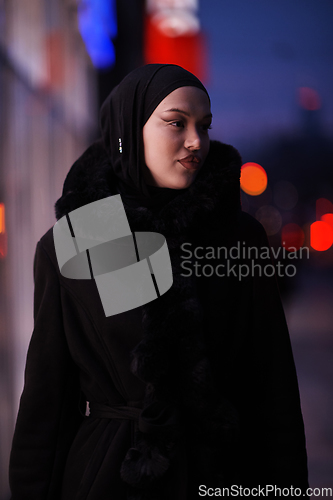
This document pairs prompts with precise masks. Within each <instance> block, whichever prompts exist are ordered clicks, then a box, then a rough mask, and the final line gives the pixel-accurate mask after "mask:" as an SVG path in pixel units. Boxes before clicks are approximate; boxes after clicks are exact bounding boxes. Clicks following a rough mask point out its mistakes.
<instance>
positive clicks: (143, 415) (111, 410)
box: [86, 401, 180, 434]
mask: <svg viewBox="0 0 333 500" xmlns="http://www.w3.org/2000/svg"><path fill="white" fill-rule="evenodd" d="M87 403H88V402H87ZM87 408H89V410H90V411H89V413H88V412H86V415H87V416H88V415H89V418H111V419H112V418H117V419H124V420H137V421H138V426H139V430H140V431H141V432H144V433H146V434H155V433H156V434H158V433H160V432H173V431H174V430H176V428H179V423H180V422H179V412H178V410H177V409H176V408H175V407H174V406H172V405H168V404H165V403H163V402H161V401H155V402H153V403H151V404H149V405H148V406H146V407H145V408H143V409H142V408H137V407H136V406H130V404H128V405H127V406H121V405H115V406H108V405H105V404H101V403H95V402H91V403H89V406H87Z"/></svg>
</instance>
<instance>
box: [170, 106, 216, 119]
mask: <svg viewBox="0 0 333 500" xmlns="http://www.w3.org/2000/svg"><path fill="white" fill-rule="evenodd" d="M169 111H176V112H178V113H182V114H183V115H186V116H190V114H189V113H187V112H186V111H184V110H182V109H178V108H171V109H166V110H165V111H163V113H168V112H169ZM212 117H213V115H212V113H208V115H206V116H204V117H203V119H205V118H212Z"/></svg>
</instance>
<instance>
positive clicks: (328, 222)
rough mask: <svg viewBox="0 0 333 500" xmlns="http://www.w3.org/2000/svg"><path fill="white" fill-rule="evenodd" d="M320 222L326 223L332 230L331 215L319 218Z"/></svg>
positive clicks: (332, 218) (332, 221)
mask: <svg viewBox="0 0 333 500" xmlns="http://www.w3.org/2000/svg"><path fill="white" fill-rule="evenodd" d="M320 220H322V221H324V222H326V223H327V224H329V225H330V226H331V228H332V229H333V214H324V215H322V216H321V218H320Z"/></svg>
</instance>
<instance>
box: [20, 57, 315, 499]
mask: <svg viewBox="0 0 333 500" xmlns="http://www.w3.org/2000/svg"><path fill="white" fill-rule="evenodd" d="M211 118H212V115H211V110H210V100H209V96H208V94H207V91H206V89H205V88H204V86H203V85H202V83H201V82H200V81H199V80H198V79H197V78H196V77H195V76H194V75H192V74H191V73H189V72H187V71H185V70H184V69H182V68H180V67H179V66H174V65H159V64H154V65H148V66H144V67H142V68H139V69H137V70H135V71H133V72H132V73H130V74H129V75H128V76H127V77H126V78H125V79H124V80H123V81H122V82H121V83H120V85H118V87H116V88H115V89H114V90H113V91H112V92H111V94H110V95H109V97H108V98H107V100H106V101H105V103H104V104H103V107H102V110H101V132H102V138H101V140H100V141H97V142H96V143H94V144H93V145H92V146H91V147H90V148H89V149H88V150H87V151H86V152H85V153H84V154H83V155H82V156H81V157H80V158H79V159H78V160H77V162H76V163H75V164H74V165H73V167H72V169H71V170H70V172H69V174H68V176H67V178H66V181H65V184H64V190H63V195H62V197H61V198H60V199H59V200H58V202H57V203H56V215H57V218H58V219H60V218H61V217H64V216H66V214H69V213H70V212H72V211H73V210H75V209H77V208H79V207H82V206H85V205H87V204H89V203H92V202H94V201H96V200H100V199H103V198H106V197H109V196H113V195H117V194H120V195H121V199H122V202H123V204H124V206H125V209H126V215H127V218H128V221H129V224H130V227H131V231H132V232H134V231H139V232H140V231H150V232H151V231H152V232H158V233H161V234H162V235H163V236H164V237H165V238H166V241H167V244H168V248H169V252H170V258H171V263H172V274H173V285H172V287H171V288H170V290H169V291H167V292H166V293H165V294H164V295H161V296H160V297H159V298H158V299H156V300H153V301H151V302H149V303H147V304H145V305H144V306H140V307H136V308H134V309H131V310H129V311H126V312H123V313H119V314H115V315H112V316H109V317H106V316H105V314H104V311H103V308H102V305H101V300H100V297H99V295H98V291H97V288H96V285H95V282H94V280H89V279H86V280H75V279H69V278H65V277H63V276H62V275H61V274H60V272H59V268H58V263H57V258H56V255H55V250H54V242H53V233H52V230H50V231H48V232H47V233H46V234H45V235H44V236H43V238H42V239H41V240H40V242H39V243H38V245H37V250H36V257H35V264H34V273H35V329H34V333H33V336H32V340H31V343H30V347H29V352H28V358H27V366H26V378H25V387H24V391H23V395H22V398H21V403H20V411H19V415H18V420H17V425H16V431H15V436H14V441H13V450H12V455H11V475H10V481H11V488H12V500H21V499H22V500H23V499H27V498H29V499H34V500H42V499H43V500H46V499H48V500H50V499H62V500H73V499H80V500H81V499H82V500H83V499H89V500H104V499H105V500H106V499H110V498H114V499H117V500H121V499H137V500H138V499H146V500H151V499H156V500H157V499H158V500H162V499H165V500H171V499H172V500H176V499H177V500H185V499H186V500H188V499H193V498H199V497H200V496H205V495H208V494H210V496H212V492H214V493H216V496H221V495H219V493H218V492H219V491H221V490H219V488H220V489H221V488H223V487H230V486H232V485H236V486H238V487H240V486H241V485H242V486H243V487H254V488H255V487H258V485H260V486H264V485H266V484H267V485H276V486H277V487H290V486H293V487H294V488H296V487H298V488H303V489H304V488H306V487H307V468H306V452H305V439H304V429H303V422H302V416H301V410H300V403H299V395H298V386H297V379H296V373H295V368H294V362H293V357H292V352H291V347H290V341H289V337H288V331H287V327H286V323H285V319H284V315H283V310H282V307H281V303H280V299H279V296H278V292H277V288H276V284H275V279H274V277H269V276H267V275H265V274H263V273H262V275H261V276H260V275H259V273H255V272H252V273H248V275H247V276H240V275H239V272H238V270H239V266H240V265H250V264H251V262H250V261H249V259H248V257H247V255H246V254H244V252H243V253H242V255H238V256H236V257H237V258H235V259H234V260H232V259H233V258H234V254H232V252H231V250H232V249H233V248H236V249H237V248H239V245H242V248H247V247H252V248H256V249H260V248H261V247H267V245H268V243H267V239H266V236H265V233H264V231H263V229H262V227H261V226H260V224H259V223H258V222H256V221H255V220H254V219H253V218H252V217H250V216H249V215H247V214H245V213H242V212H241V208H240V190H239V176H240V165H241V159H240V157H239V154H238V153H237V151H236V150H235V149H234V148H232V147H231V146H227V145H225V144H222V143H219V142H217V141H210V140H209V135H208V129H209V128H210V123H211ZM237 245H238V246H237ZM218 248H220V251H219V252H218V251H217V249H218ZM250 260H251V259H250ZM212 264H213V267H212ZM256 264H257V265H259V267H260V265H262V266H263V265H266V264H267V262H265V261H264V258H262V260H260V257H258V259H257V260H256ZM207 265H210V266H211V267H207ZM200 266H201V267H200ZM204 266H206V268H205V269H206V270H207V269H213V270H214V269H215V270H216V272H201V271H200V270H204ZM242 269H245V268H242ZM243 274H244V273H243ZM86 401H88V402H89V407H90V414H89V411H86V414H84V407H85V404H86V403H85V402H86ZM79 408H80V410H81V411H79ZM208 488H212V489H210V490H208ZM273 495H274V493H273Z"/></svg>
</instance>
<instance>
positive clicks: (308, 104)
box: [298, 87, 321, 111]
mask: <svg viewBox="0 0 333 500" xmlns="http://www.w3.org/2000/svg"><path fill="white" fill-rule="evenodd" d="M298 101H299V104H300V106H301V107H302V108H303V109H306V110H308V111H316V110H318V109H320V107H321V101H320V97H319V94H318V92H317V91H316V90H314V89H311V88H310V87H300V88H299V89H298Z"/></svg>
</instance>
